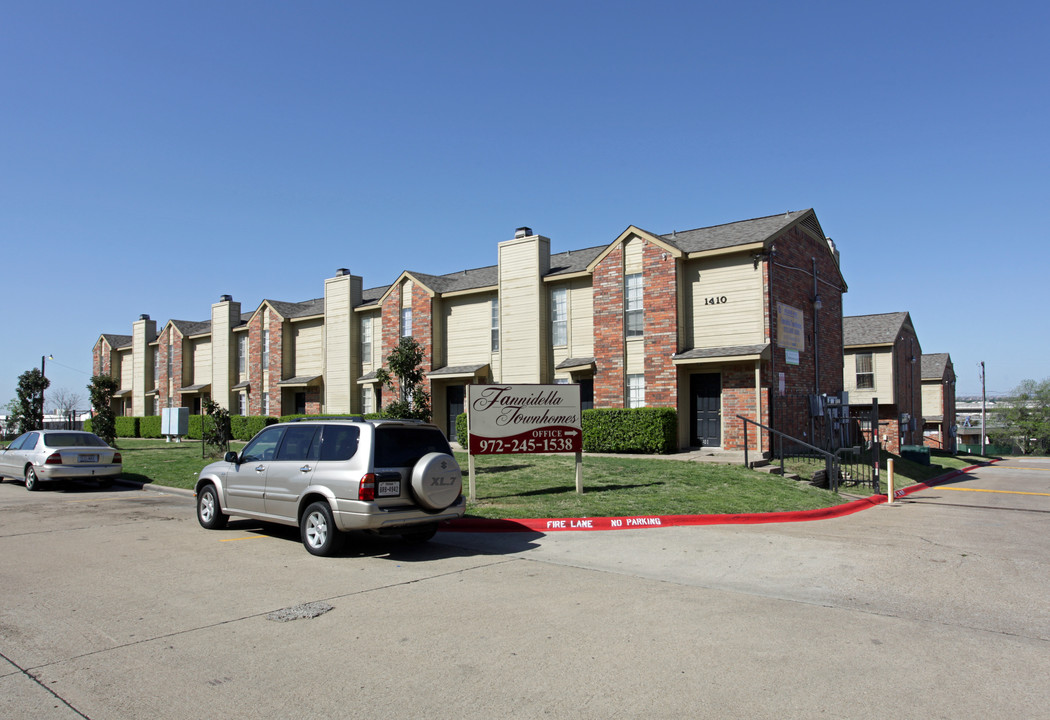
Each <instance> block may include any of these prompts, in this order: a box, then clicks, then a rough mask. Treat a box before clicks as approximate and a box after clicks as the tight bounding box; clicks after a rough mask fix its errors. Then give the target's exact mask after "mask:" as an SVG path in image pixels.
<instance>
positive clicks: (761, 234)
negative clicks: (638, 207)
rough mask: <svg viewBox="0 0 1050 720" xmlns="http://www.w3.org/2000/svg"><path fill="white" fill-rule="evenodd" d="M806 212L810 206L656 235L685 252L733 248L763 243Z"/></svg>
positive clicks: (808, 211)
mask: <svg viewBox="0 0 1050 720" xmlns="http://www.w3.org/2000/svg"><path fill="white" fill-rule="evenodd" d="M810 212H812V210H811V209H809V210H797V211H794V212H787V213H784V214H782V215H770V216H768V217H762V218H755V219H753V220H741V221H740V222H733V223H727V224H725V225H715V226H713V227H706V228H699V229H697V230H686V231H684V232H674V233H672V234H670V235H658V236H657V237H660V238H662V239H663V240H665V241H666V242H668V243H670V244H671V245H673V246H675V247H676V248H678V249H679V250H681V251H683V252H687V253H692V252H700V251H702V250H717V249H719V248H727V247H733V246H735V245H747V244H749V243H753V242H764V241H765V240H768V239H769V238H771V237H773V236H774V235H776V234H777V233H779V232H781V231H782V230H783V229H784V228H786V227H787V226H788V225H790V224H792V223H793V222H795V221H796V220H798V219H799V218H800V217H801V216H803V215H805V214H806V213H810ZM650 234H655V233H650Z"/></svg>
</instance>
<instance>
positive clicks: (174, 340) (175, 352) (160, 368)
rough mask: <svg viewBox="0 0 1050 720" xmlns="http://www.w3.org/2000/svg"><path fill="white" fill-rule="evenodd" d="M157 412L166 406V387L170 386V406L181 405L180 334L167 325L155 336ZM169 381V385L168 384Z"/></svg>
mask: <svg viewBox="0 0 1050 720" xmlns="http://www.w3.org/2000/svg"><path fill="white" fill-rule="evenodd" d="M157 341H158V342H157V355H158V356H159V358H160V359H159V361H158V363H157V412H158V414H159V412H160V410H161V409H163V408H165V407H168V404H167V403H168V388H169V387H170V388H171V407H182V406H183V405H182V393H180V392H179V388H181V387H182V385H183V382H182V334H181V333H180V332H179V331H178V330H176V329H175V328H174V327H172V326H171V325H168V326H166V327H165V328H164V330H163V332H161V334H160V336H159V337H158V338H157ZM169 342H170V343H171V346H172V347H171V358H172V361H171V376H170V377H169V376H168V343H169ZM169 381H170V385H169Z"/></svg>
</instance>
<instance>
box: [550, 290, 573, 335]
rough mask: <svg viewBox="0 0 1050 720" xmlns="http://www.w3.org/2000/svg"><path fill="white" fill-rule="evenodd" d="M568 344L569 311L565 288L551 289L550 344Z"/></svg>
mask: <svg viewBox="0 0 1050 720" xmlns="http://www.w3.org/2000/svg"><path fill="white" fill-rule="evenodd" d="M568 344H569V311H568V307H567V291H566V290H565V288H555V289H554V290H551V345H553V346H555V347H559V346H561V345H568Z"/></svg>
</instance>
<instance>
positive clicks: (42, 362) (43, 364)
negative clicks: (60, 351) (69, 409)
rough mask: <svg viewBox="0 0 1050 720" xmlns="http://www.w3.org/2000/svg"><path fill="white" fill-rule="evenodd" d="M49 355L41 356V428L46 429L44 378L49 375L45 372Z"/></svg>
mask: <svg viewBox="0 0 1050 720" xmlns="http://www.w3.org/2000/svg"><path fill="white" fill-rule="evenodd" d="M46 360H47V357H46V356H45V355H41V356H40V429H41V430H43V429H44V379H45V378H47V375H46V374H45V373H44V367H45V361H46Z"/></svg>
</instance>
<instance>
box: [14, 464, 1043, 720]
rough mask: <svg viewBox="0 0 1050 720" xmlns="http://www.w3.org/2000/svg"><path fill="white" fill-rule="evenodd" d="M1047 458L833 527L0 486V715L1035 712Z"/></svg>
mask: <svg viewBox="0 0 1050 720" xmlns="http://www.w3.org/2000/svg"><path fill="white" fill-rule="evenodd" d="M1048 522H1050V461H1047V460H1020V459H1011V460H1007V461H1004V462H1002V463H1000V464H999V465H997V466H992V467H985V468H980V469H978V470H976V471H973V472H971V473H969V474H967V475H965V476H962V477H960V478H957V479H955V480H953V481H952V482H950V483H946V484H943V485H940V486H937V487H933V488H930V489H927V490H924V491H922V492H918V493H915V494H912V495H909V496H908V497H907V498H905V499H904V500H902V501H900V502H898V503H895V504H894V506H892V507H889V506H885V505H883V506H878V507H874V508H872V509H870V510H866V511H864V512H860V513H857V514H855V515H851V516H848V517H844V518H839V519H834V520H823V521H819V522H810V523H791V524H771V525H726V526H705V527H679V528H648V529H633V530H621V531H610V532H580V533H577V532H559V533H552V534H549V535H543V534H539V533H514V534H486V533H476V534H475V533H457V532H442V533H440V534H439V535H438V536H437V538H436V539H435V540H434V541H433V542H431V543H429V544H428V545H425V546H418V547H417V546H407V545H403V544H401V543H400V542H398V541H396V540H380V539H372V538H366V537H359V538H355V542H353V543H351V544H350V545H349V547H348V548H347V550H346V551H345V552H344V553H343V555H342V556H340V557H337V558H331V559H325V558H318V557H314V556H311V555H309V554H308V553H307V552H306V551H305V550H304V549H303V547H302V545H301V544H300V542H299V540H298V536H297V533H296V532H295V531H294V530H292V529H287V528H280V527H276V526H261V525H259V524H258V523H250V522H244V521H236V520H235V521H233V522H231V524H230V527H229V528H228V529H226V530H223V531H218V532H209V531H206V530H203V529H202V528H200V527H199V526H198V524H197V521H196V517H195V515H194V507H193V501H192V498H190V497H187V496H185V495H181V494H176V493H174V492H159V491H157V490H139V489H137V488H131V487H117V488H114V489H113V490H106V491H100V490H97V489H95V488H94V487H91V486H90V485H87V484H84V485H68V486H63V487H62V488H59V489H55V490H45V491H43V492H39V493H28V492H26V490H25V488H24V487H22V486H21V485H20V484H16V483H13V482H10V481H8V482H5V483H3V484H2V485H0V582H2V600H0V717H3V718H84V717H87V718H93V719H94V720H101V719H102V718H145V717H150V718H200V717H238V718H272V717H300V716H306V715H308V714H315V713H316V714H322V713H323V714H325V715H327V716H330V717H361V718H364V717H368V718H372V717H379V716H383V715H397V716H401V717H462V718H481V717H485V718H488V717H492V716H500V717H510V718H534V717H538V716H549V717H582V718H598V717H610V716H621V717H637V716H642V715H645V716H646V717H656V718H661V717H667V718H671V717H684V716H690V717H719V718H727V717H729V718H733V717H748V718H766V717H768V718H774V717H776V718H783V717H793V718H808V717H840V718H884V717H887V716H897V717H944V718H971V717H972V718H982V719H983V718H987V717H989V716H992V717H1026V718H1037V717H1050V688H1048V686H1047V683H1046V681H1045V678H1046V677H1047V676H1048V675H1050V593H1048V592H1047V588H1048V587H1050V552H1048V551H1050V533H1048V532H1047V528H1048Z"/></svg>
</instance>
